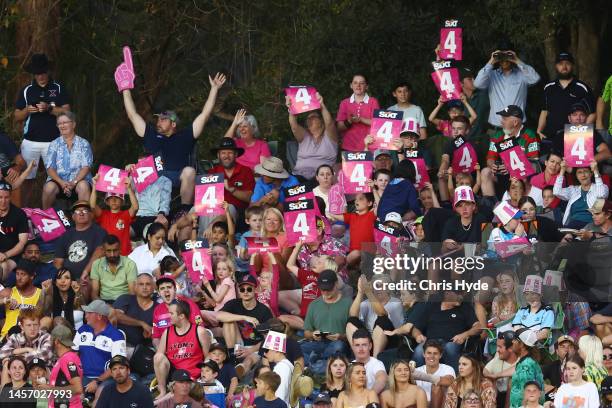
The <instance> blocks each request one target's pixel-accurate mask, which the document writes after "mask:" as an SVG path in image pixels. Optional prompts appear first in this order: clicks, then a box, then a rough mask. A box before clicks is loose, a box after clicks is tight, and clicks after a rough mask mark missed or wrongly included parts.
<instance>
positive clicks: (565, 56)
mask: <svg viewBox="0 0 612 408" xmlns="http://www.w3.org/2000/svg"><path fill="white" fill-rule="evenodd" d="M561 61H569V62H571V63H572V64H573V63H574V56H573V55H572V54H570V53H569V52H565V51H563V52H560V53H559V54H558V55H557V58H556V59H555V64H558V63H560V62H561Z"/></svg>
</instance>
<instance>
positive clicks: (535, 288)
mask: <svg viewBox="0 0 612 408" xmlns="http://www.w3.org/2000/svg"><path fill="white" fill-rule="evenodd" d="M543 283H544V280H543V279H542V277H541V276H539V275H527V277H526V278H525V286H523V292H534V293H537V294H538V295H541V294H542V284H543Z"/></svg>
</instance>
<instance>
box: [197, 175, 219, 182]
mask: <svg viewBox="0 0 612 408" xmlns="http://www.w3.org/2000/svg"><path fill="white" fill-rule="evenodd" d="M219 178H220V177H219V176H218V175H213V176H202V177H200V184H211V183H218V182H219Z"/></svg>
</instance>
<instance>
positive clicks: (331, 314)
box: [304, 297, 352, 334]
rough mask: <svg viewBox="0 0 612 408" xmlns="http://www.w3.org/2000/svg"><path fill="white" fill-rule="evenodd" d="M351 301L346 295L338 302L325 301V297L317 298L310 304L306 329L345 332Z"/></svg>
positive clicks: (305, 324)
mask: <svg viewBox="0 0 612 408" xmlns="http://www.w3.org/2000/svg"><path fill="white" fill-rule="evenodd" d="M351 303H352V302H351V300H350V299H347V298H344V297H343V298H340V300H338V301H337V302H336V303H325V301H324V300H323V297H319V298H317V299H315V300H314V301H313V302H312V303H311V304H310V305H308V311H307V312H306V320H304V330H307V331H317V330H320V331H322V332H329V333H332V334H334V333H345V332H346V323H347V322H348V315H349V309H350V308H351Z"/></svg>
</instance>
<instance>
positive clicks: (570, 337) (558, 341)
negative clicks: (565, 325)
mask: <svg viewBox="0 0 612 408" xmlns="http://www.w3.org/2000/svg"><path fill="white" fill-rule="evenodd" d="M564 341H569V342H570V343H572V344H574V345H576V340H574V338H573V337H572V336H568V335H567V334H563V335H561V336H559V338H558V339H557V345H559V344H561V343H563V342H564Z"/></svg>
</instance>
